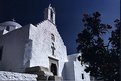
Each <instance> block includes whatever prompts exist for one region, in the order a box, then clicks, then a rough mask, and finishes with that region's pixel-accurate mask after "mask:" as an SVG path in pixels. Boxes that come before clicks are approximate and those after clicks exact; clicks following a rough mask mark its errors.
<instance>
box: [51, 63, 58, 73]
mask: <svg viewBox="0 0 121 81" xmlns="http://www.w3.org/2000/svg"><path fill="white" fill-rule="evenodd" d="M50 68H51V72H52V73H53V75H57V66H56V64H53V63H52V64H51V67H50Z"/></svg>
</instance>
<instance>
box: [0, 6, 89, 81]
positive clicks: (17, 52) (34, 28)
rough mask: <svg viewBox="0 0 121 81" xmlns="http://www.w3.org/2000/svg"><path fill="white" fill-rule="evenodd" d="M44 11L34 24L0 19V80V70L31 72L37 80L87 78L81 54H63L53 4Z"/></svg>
mask: <svg viewBox="0 0 121 81" xmlns="http://www.w3.org/2000/svg"><path fill="white" fill-rule="evenodd" d="M44 14H45V15H44V20H43V21H42V22H40V23H38V24H37V25H33V24H28V25H25V26H21V25H20V24H18V23H17V22H15V21H6V22H3V23H0V80H1V75H2V73H1V72H13V73H14V72H15V73H23V74H35V75H37V76H36V78H37V80H54V81H64V80H69V81H90V75H89V73H86V72H85V71H84V69H85V67H86V65H85V64H82V63H81V54H80V53H79V54H72V55H67V49H66V46H65V45H64V42H63V40H62V38H61V36H60V34H59V32H58V30H57V26H56V22H55V15H56V13H55V10H54V8H52V6H51V5H49V7H48V8H46V9H45V12H44ZM7 74H8V73H6V75H7ZM8 80H9V79H8Z"/></svg>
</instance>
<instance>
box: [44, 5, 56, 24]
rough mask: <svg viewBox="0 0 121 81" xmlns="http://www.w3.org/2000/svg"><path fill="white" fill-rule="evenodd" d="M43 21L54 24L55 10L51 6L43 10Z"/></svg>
mask: <svg viewBox="0 0 121 81" xmlns="http://www.w3.org/2000/svg"><path fill="white" fill-rule="evenodd" d="M44 19H45V20H49V21H50V22H52V23H53V24H55V9H54V8H52V6H51V4H50V5H49V7H48V8H46V9H45V12H44Z"/></svg>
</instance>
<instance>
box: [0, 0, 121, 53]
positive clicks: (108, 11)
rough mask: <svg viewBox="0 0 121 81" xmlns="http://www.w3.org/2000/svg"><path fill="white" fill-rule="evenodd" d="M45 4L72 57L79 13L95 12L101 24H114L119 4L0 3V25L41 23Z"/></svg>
mask: <svg viewBox="0 0 121 81" xmlns="http://www.w3.org/2000/svg"><path fill="white" fill-rule="evenodd" d="M49 3H51V4H52V6H53V7H55V9H56V24H57V28H58V30H59V32H60V34H61V36H62V38H63V40H64V42H65V45H66V46H67V49H68V54H71V53H75V52H76V47H77V44H76V42H75V40H76V38H77V34H78V33H79V32H80V31H82V29H83V23H82V21H81V20H82V15H83V13H90V14H91V13H93V12H95V11H99V12H100V13H101V14H102V20H103V22H104V23H108V24H112V25H113V24H114V23H113V21H114V20H115V19H117V18H119V16H120V13H119V12H120V0H0V22H4V21H7V20H11V19H13V18H14V19H15V20H16V21H17V22H18V23H20V24H21V25H26V24H29V23H33V24H36V23H38V22H40V21H42V20H43V17H44V14H43V11H44V9H45V8H46V7H48V5H49Z"/></svg>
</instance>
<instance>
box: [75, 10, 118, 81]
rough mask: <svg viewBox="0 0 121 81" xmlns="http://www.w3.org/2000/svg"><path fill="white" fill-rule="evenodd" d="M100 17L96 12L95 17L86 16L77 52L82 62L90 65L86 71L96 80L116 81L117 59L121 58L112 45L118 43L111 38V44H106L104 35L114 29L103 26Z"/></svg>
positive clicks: (107, 25) (78, 40) (79, 35)
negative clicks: (79, 53)
mask: <svg viewBox="0 0 121 81" xmlns="http://www.w3.org/2000/svg"><path fill="white" fill-rule="evenodd" d="M100 17H101V14H100V13H99V12H95V13H93V15H88V14H84V18H83V20H82V21H83V23H84V27H85V29H84V30H83V31H82V32H81V33H79V34H78V39H77V40H76V42H77V43H78V47H77V51H78V52H81V53H82V61H83V62H84V63H88V64H89V66H88V67H86V69H85V71H86V72H90V75H91V76H94V77H95V78H96V79H103V80H104V81H114V80H115V79H116V74H115V72H117V71H115V68H118V67H117V65H116V64H117V63H118V62H119V60H117V58H119V57H118V56H117V55H116V54H115V53H114V51H115V50H114V49H111V45H110V43H111V44H112V47H114V46H115V44H116V43H115V44H113V43H114V42H116V41H115V40H114V39H115V38H113V37H111V38H110V39H109V43H108V44H107V45H106V44H105V40H104V38H103V35H105V34H106V33H107V32H108V31H109V29H111V28H112V27H111V26H110V25H109V24H103V23H102V22H101V19H100ZM116 32H117V31H116ZM112 35H114V34H112ZM117 37H118V36H117ZM117 41H119V40H117ZM116 45H117V44H116ZM114 60H115V62H114ZM114 77H115V78H114ZM116 81H119V80H116Z"/></svg>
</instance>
